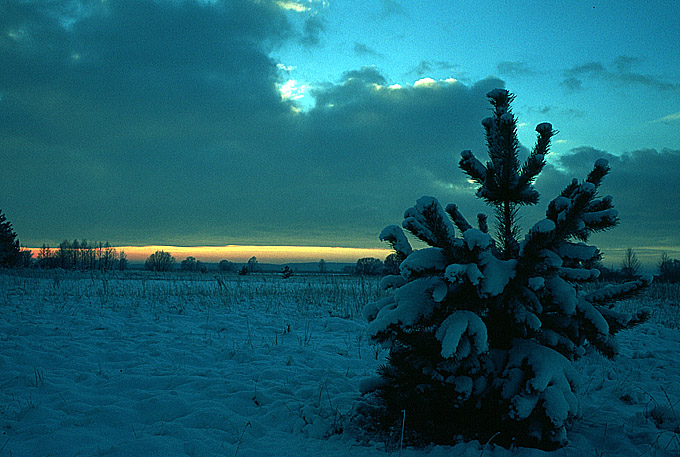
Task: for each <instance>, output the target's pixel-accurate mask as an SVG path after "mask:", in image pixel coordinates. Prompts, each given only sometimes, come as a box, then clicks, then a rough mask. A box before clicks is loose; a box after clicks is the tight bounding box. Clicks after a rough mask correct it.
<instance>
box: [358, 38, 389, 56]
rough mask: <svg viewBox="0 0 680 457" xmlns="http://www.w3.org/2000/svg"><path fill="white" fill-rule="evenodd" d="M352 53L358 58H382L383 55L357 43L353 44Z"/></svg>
mask: <svg viewBox="0 0 680 457" xmlns="http://www.w3.org/2000/svg"><path fill="white" fill-rule="evenodd" d="M354 52H355V53H356V54H358V55H360V56H372V57H383V55H382V54H380V53H379V52H378V51H376V50H375V49H373V48H371V47H369V46H367V45H365V44H364V43H359V42H357V41H355V42H354Z"/></svg>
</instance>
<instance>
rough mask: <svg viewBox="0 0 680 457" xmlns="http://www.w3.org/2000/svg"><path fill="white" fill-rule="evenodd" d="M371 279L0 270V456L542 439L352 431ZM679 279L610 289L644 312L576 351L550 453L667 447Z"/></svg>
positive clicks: (679, 424) (366, 371)
mask: <svg viewBox="0 0 680 457" xmlns="http://www.w3.org/2000/svg"><path fill="white" fill-rule="evenodd" d="M381 294H382V292H381V290H380V288H379V278H375V277H373V278H360V277H355V276H348V275H332V274H327V275H320V274H309V275H303V274H298V275H294V276H292V277H291V278H287V279H284V278H283V277H282V276H281V275H280V274H253V275H249V276H238V275H235V274H225V275H220V274H215V273H213V274H198V273H181V272H172V273H163V274H158V273H151V272H146V271H129V272H124V273H120V272H115V273H107V274H100V273H94V272H92V273H91V272H73V271H39V270H25V271H4V272H0V457H5V456H21V455H31V456H32V455H51V456H55V457H56V456H67V457H70V456H76V455H78V456H109V457H128V456H131V455H148V456H151V455H163V456H167V457H175V456H177V457H184V456H196V457H199V456H206V455H224V456H230V457H232V456H233V457H248V456H251V457H263V456H272V457H273V456H277V457H278V456H291V455H295V456H297V457H312V456H314V457H317V456H319V455H324V456H328V457H345V456H348V455H353V456H357V457H382V456H385V455H402V457H444V456H465V457H478V456H486V457H514V456H518V455H522V456H524V457H544V456H546V455H548V454H546V453H544V452H543V451H538V450H535V449H504V448H502V447H498V446H495V445H494V444H493V443H491V444H489V443H478V442H461V443H458V444H456V445H455V446H434V447H426V448H408V449H403V453H402V451H401V450H400V449H399V441H398V439H397V437H384V439H383V438H380V439H376V438H377V437H375V436H372V435H366V434H365V432H364V430H363V429H362V428H361V427H358V426H357V425H356V422H355V421H354V420H355V419H354V418H355V413H356V411H355V407H356V405H357V404H358V403H360V402H361V401H363V400H362V397H361V395H360V392H359V386H360V385H362V383H364V382H366V381H367V380H368V381H370V379H371V378H373V376H375V373H376V371H377V369H378V367H379V366H380V365H381V364H382V363H384V361H385V357H386V355H387V351H386V350H385V349H383V348H381V347H379V346H377V345H375V344H372V343H371V342H370V341H369V340H368V338H367V335H366V322H365V320H364V319H363V316H362V309H363V307H364V305H365V304H366V303H368V302H370V301H373V300H375V299H377V298H378V297H380V296H381ZM679 297H680V286H678V285H666V284H656V285H654V286H652V287H651V288H649V289H648V290H647V291H645V292H644V293H643V294H641V295H638V296H636V297H634V298H630V299H627V300H624V301H623V302H621V303H620V306H621V308H623V309H630V310H633V309H638V308H641V307H648V308H650V309H651V311H652V317H651V322H649V323H646V324H643V325H641V326H639V327H636V328H635V329H633V330H630V331H624V332H621V334H620V338H619V341H620V343H621V354H620V356H619V357H618V358H617V359H616V360H614V361H611V360H607V359H605V358H603V357H602V356H601V355H599V354H595V353H589V354H588V355H587V356H586V357H584V358H583V359H581V360H579V361H577V362H575V364H576V365H575V366H576V369H577V370H578V371H579V373H581V377H582V385H581V388H580V395H581V400H582V409H583V416H582V418H580V420H579V421H577V422H576V423H575V424H574V426H573V427H572V428H571V430H570V431H569V439H570V444H569V445H568V446H567V447H566V448H564V449H562V450H560V451H556V453H554V455H556V456H557V455H560V456H561V455H565V456H574V457H575V456H579V457H580V456H584V455H594V456H604V455H617V456H623V457H640V456H643V455H648V456H658V457H666V456H668V457H673V456H676V457H677V456H678V455H679V454H678V452H680V420H679V418H678V414H677V411H679V410H680V408H679V405H680V398H678V392H677V385H678V383H680V366H678V364H677V362H676V361H677V354H678V352H679V351H680V332H678V330H677V329H678V328H680V325H679V322H680V318H679V316H680V313H679V311H678V308H679V306H678V298H679ZM667 327H670V328H667ZM406 417H407V419H406V427H408V414H407V416H406ZM551 455H552V454H551Z"/></svg>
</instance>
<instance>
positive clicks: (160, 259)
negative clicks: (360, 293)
mask: <svg viewBox="0 0 680 457" xmlns="http://www.w3.org/2000/svg"><path fill="white" fill-rule="evenodd" d="M175 264H176V261H175V258H174V257H173V256H172V255H171V254H170V253H167V252H165V251H156V252H155V253H153V254H151V255H150V256H149V257H148V258H147V259H146V261H145V263H144V266H145V268H146V269H147V270H151V271H170V270H172V269H174V266H175ZM237 265H238V264H237V263H235V262H231V261H229V260H226V259H223V260H221V261H220V262H219V263H218V264H217V271H220V272H225V273H229V272H236V273H239V274H241V275H246V274H250V273H256V272H259V271H261V268H260V266H259V263H258V260H257V258H256V257H255V256H253V257H251V258H250V259H249V260H248V262H247V263H246V264H244V265H243V266H242V267H241V268H237ZM596 267H597V268H598V269H599V270H601V272H602V275H601V279H603V280H606V281H611V282H620V281H625V280H627V279H628V278H630V277H633V276H636V275H637V274H638V273H639V271H640V269H641V268H642V263H641V262H640V260H639V259H638V257H637V254H636V253H635V251H634V250H633V249H632V248H628V249H627V250H626V253H625V255H624V259H623V260H622V262H621V265H620V268H619V269H615V268H607V267H605V266H603V265H601V264H599V265H596ZM2 268H39V269H53V268H61V269H64V270H93V271H114V270H118V271H124V270H127V269H128V268H129V261H128V259H127V255H126V254H125V251H122V250H121V251H118V250H117V249H116V248H115V247H114V246H112V245H111V244H110V243H109V242H108V241H106V242H101V241H96V242H89V241H87V240H86V239H82V240H80V241H79V240H78V239H74V240H73V241H69V240H64V241H62V242H61V243H59V246H58V247H56V248H51V247H49V246H47V244H45V243H43V245H42V246H41V247H40V248H39V249H38V252H37V254H36V256H35V257H34V256H33V251H32V250H30V249H26V248H22V247H21V245H20V243H19V238H18V236H17V234H16V233H15V232H14V229H13V228H12V224H11V222H10V221H8V220H7V217H6V216H5V214H4V212H3V211H2V210H1V209H0V269H2ZM179 268H180V270H181V271H190V272H207V271H208V268H207V265H206V264H204V263H203V262H201V261H200V260H197V259H196V258H195V257H192V256H189V257H187V258H186V259H184V260H182V261H181V262H180V263H179ZM318 269H319V272H320V273H326V272H328V265H327V262H326V261H325V260H324V259H321V260H320V261H319V262H318ZM342 273H346V274H353V275H358V276H384V275H390V274H399V261H398V259H397V258H396V256H395V254H390V255H388V256H387V257H386V258H385V260H384V261H382V260H380V259H376V258H373V257H364V258H361V259H358V260H357V262H356V264H354V265H348V266H346V267H344V268H343V269H342ZM656 279H657V280H658V281H660V282H671V283H676V282H680V260H678V259H673V258H671V257H670V256H669V255H668V254H667V253H665V252H664V253H662V254H661V259H660V261H659V263H658V264H657V274H656Z"/></svg>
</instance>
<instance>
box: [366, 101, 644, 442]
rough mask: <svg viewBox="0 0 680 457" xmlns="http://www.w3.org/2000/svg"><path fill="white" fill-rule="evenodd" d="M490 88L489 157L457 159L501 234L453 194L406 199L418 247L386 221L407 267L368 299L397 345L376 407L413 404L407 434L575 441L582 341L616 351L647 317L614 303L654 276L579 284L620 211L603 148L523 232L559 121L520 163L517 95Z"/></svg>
mask: <svg viewBox="0 0 680 457" xmlns="http://www.w3.org/2000/svg"><path fill="white" fill-rule="evenodd" d="M487 96H488V97H489V99H490V102H491V104H492V105H493V108H494V109H493V115H492V117H489V118H487V119H484V121H483V122H482V124H483V126H484V128H485V131H486V139H487V144H488V147H489V159H490V160H489V161H488V162H487V163H486V165H485V164H482V162H480V161H479V160H477V159H476V158H475V156H474V155H473V154H472V152H470V151H463V153H462V159H461V161H460V167H461V169H462V170H463V171H464V172H465V173H466V174H467V176H468V177H469V178H470V179H471V180H472V181H473V182H475V183H476V184H478V185H479V188H478V192H477V196H478V197H480V198H482V199H483V200H484V201H485V202H486V203H487V204H489V205H490V206H492V207H493V208H494V209H495V213H496V229H497V233H496V237H495V239H494V238H493V237H492V236H491V235H490V234H489V233H488V226H487V220H486V216H484V215H479V216H478V221H477V225H478V228H473V227H472V225H471V224H470V223H469V222H468V221H467V220H466V219H465V217H464V216H463V215H462V214H461V212H460V211H459V210H458V208H457V207H456V205H448V206H447V207H446V208H443V207H442V206H441V205H440V204H439V202H438V201H437V200H436V199H434V198H432V197H422V198H421V199H419V200H418V201H417V202H416V205H415V206H414V207H412V208H409V209H408V210H406V213H405V214H404V221H403V224H402V226H403V228H405V229H406V230H408V231H409V232H410V233H411V234H413V235H414V236H416V237H417V238H419V239H420V240H422V241H424V242H425V243H427V244H428V245H429V246H430V247H429V248H424V249H420V250H413V249H412V248H411V245H410V243H409V241H408V239H407V237H406V235H405V234H404V232H403V231H402V228H401V227H398V226H394V225H393V226H389V227H387V228H386V229H385V230H384V231H383V232H382V233H381V235H380V238H381V239H382V240H385V241H388V242H389V243H391V245H392V246H393V248H394V249H395V251H396V256H397V258H398V259H399V261H400V267H399V268H400V275H398V276H387V277H386V278H385V279H384V280H383V285H384V287H385V289H392V290H393V293H392V294H391V295H390V296H388V297H387V298H384V299H382V300H380V301H378V302H375V303H371V304H369V305H368V306H367V307H366V308H365V310H364V314H365V316H366V318H367V319H368V320H369V321H370V324H369V327H368V332H369V335H370V337H371V338H372V339H373V340H374V341H376V342H378V343H380V344H382V345H383V346H384V347H386V348H389V351H390V353H389V358H388V360H387V363H386V364H385V365H384V366H383V367H381V369H380V375H381V379H382V382H380V383H378V384H377V386H373V388H372V390H371V391H372V393H373V394H375V398H377V399H378V405H379V406H378V407H377V408H376V410H375V411H373V413H372V414H376V415H377V416H378V422H379V423H380V424H381V426H382V427H383V428H384V429H387V430H390V429H393V428H394V427H400V424H401V420H402V414H403V413H402V411H403V410H406V426H407V429H409V430H410V434H407V436H410V437H411V442H412V443H416V442H424V443H427V442H438V443H447V442H448V443H450V442H453V441H455V440H456V439H457V438H459V437H463V438H466V439H479V440H480V441H482V442H485V441H487V440H489V439H490V438H492V437H493V439H494V442H496V443H502V444H505V445H511V444H516V445H528V446H537V447H541V448H546V449H550V448H555V447H559V446H562V445H564V444H565V443H566V441H567V436H566V430H567V426H568V425H569V424H570V422H571V421H572V420H573V419H574V418H575V417H577V416H578V414H579V402H578V399H577V397H576V395H575V391H576V386H577V378H578V377H577V374H576V372H575V370H574V368H573V367H572V364H571V361H572V360H573V359H575V358H577V357H579V356H581V355H583V354H584V352H585V348H586V347H587V346H590V347H593V348H595V349H596V350H598V351H600V352H601V353H603V354H604V355H606V356H607V357H614V355H615V354H616V352H617V345H616V340H615V339H614V333H615V332H616V331H618V330H620V329H622V328H625V327H628V326H630V325H632V324H634V323H636V322H639V321H640V320H641V319H642V318H643V317H644V316H641V315H637V316H631V315H627V314H623V313H620V312H617V311H614V309H613V308H612V303H613V301H614V299H616V298H619V297H621V296H623V295H625V294H630V293H633V292H635V291H637V290H639V289H640V288H641V287H643V286H644V285H646V284H648V283H649V282H650V281H651V278H636V279H634V280H632V281H629V282H627V283H625V284H619V285H613V286H606V287H604V288H602V289H599V290H595V291H592V292H590V293H585V292H583V291H581V288H580V287H578V284H579V283H583V282H588V281H593V280H595V279H596V278H597V277H598V276H599V271H598V270H596V269H594V268H593V265H594V264H595V262H596V261H597V260H599V259H600V257H601V254H600V252H599V251H598V249H597V248H596V247H595V246H590V245H588V244H586V242H587V240H588V237H589V235H590V234H591V233H593V232H597V231H602V230H607V229H609V228H612V227H614V226H615V225H616V224H617V223H618V218H617V211H616V210H615V209H614V208H613V205H612V198H611V197H609V196H607V197H598V193H597V192H598V187H599V186H600V184H601V182H602V179H603V178H604V177H605V175H606V174H607V173H608V172H609V166H608V164H607V162H606V161H605V160H598V161H597V162H595V165H594V168H593V170H592V171H591V172H590V174H589V175H588V176H587V178H586V179H585V181H578V180H576V179H574V180H573V181H572V182H571V183H569V184H568V185H567V186H566V187H565V188H564V190H563V191H562V192H561V193H560V195H559V196H558V197H557V198H555V199H554V200H552V201H551V202H550V203H549V205H548V209H547V211H546V218H545V219H543V220H541V221H539V222H537V223H536V224H535V225H534V226H533V227H532V228H531V229H530V230H529V232H528V233H527V234H526V236H525V237H524V239H523V240H521V239H520V238H519V228H518V224H517V217H518V210H519V208H520V207H521V206H523V205H533V204H536V203H537V202H538V192H537V191H536V190H535V189H534V187H533V182H534V180H535V178H536V177H537V176H538V174H539V173H540V172H541V171H542V169H543V167H544V165H545V155H546V154H547V153H548V151H549V146H550V139H551V137H552V136H553V135H554V134H555V131H554V130H553V128H552V126H551V125H550V124H548V123H543V124H539V125H538V126H537V127H536V131H537V132H538V139H537V143H536V146H535V147H534V149H533V150H532V151H531V153H530V154H529V156H528V158H527V159H526V161H524V163H522V164H520V161H519V157H518V150H519V143H518V141H517V136H516V119H515V117H514V116H513V114H512V112H511V109H510V104H511V102H512V100H513V98H514V96H513V95H512V94H510V93H509V92H508V91H506V90H503V89H496V90H493V91H491V92H490V93H489V94H487Z"/></svg>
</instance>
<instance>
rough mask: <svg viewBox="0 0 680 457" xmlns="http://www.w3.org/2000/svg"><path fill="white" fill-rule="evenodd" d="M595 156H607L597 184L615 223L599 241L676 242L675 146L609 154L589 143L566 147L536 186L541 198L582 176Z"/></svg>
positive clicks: (678, 175) (679, 168)
mask: <svg viewBox="0 0 680 457" xmlns="http://www.w3.org/2000/svg"><path fill="white" fill-rule="evenodd" d="M599 158H604V159H607V160H608V161H609V166H610V167H611V171H610V173H609V175H608V176H607V177H606V178H605V180H604V183H603V184H602V187H601V188H600V190H601V194H602V195H612V196H613V197H614V204H615V207H616V208H617V209H618V211H619V217H620V219H621V224H620V226H619V227H617V228H615V229H614V230H612V231H611V232H608V233H606V234H603V235H602V236H600V237H599V239H601V240H602V243H603V244H604V245H605V246H608V247H610V248H615V249H625V248H627V247H629V246H630V247H633V248H642V247H655V248H658V249H660V250H663V248H664V247H666V248H676V246H677V227H678V225H679V224H680V214H678V213H677V211H674V208H676V207H677V195H676V193H675V191H674V188H675V185H676V183H678V182H680V150H672V149H664V150H662V151H657V150H655V149H642V150H636V151H630V152H626V153H624V154H621V155H614V154H611V153H608V152H606V151H601V150H598V149H595V148H592V147H588V146H583V147H579V148H575V149H572V150H571V151H570V154H567V155H563V156H560V157H559V158H557V164H556V165H557V168H556V167H548V168H547V169H546V170H545V171H544V173H543V174H542V175H541V177H540V178H539V181H538V183H537V186H540V187H541V188H542V189H544V190H545V192H544V193H543V194H544V196H545V198H546V199H545V203H546V204H547V202H548V201H550V199H552V198H554V196H556V195H557V192H559V191H560V190H561V189H562V188H563V187H564V186H565V185H566V184H567V183H569V182H570V181H571V179H573V178H578V179H579V180H583V179H585V177H586V176H587V175H588V173H589V172H590V170H592V167H593V164H594V163H595V161H596V160H597V159H599Z"/></svg>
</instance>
